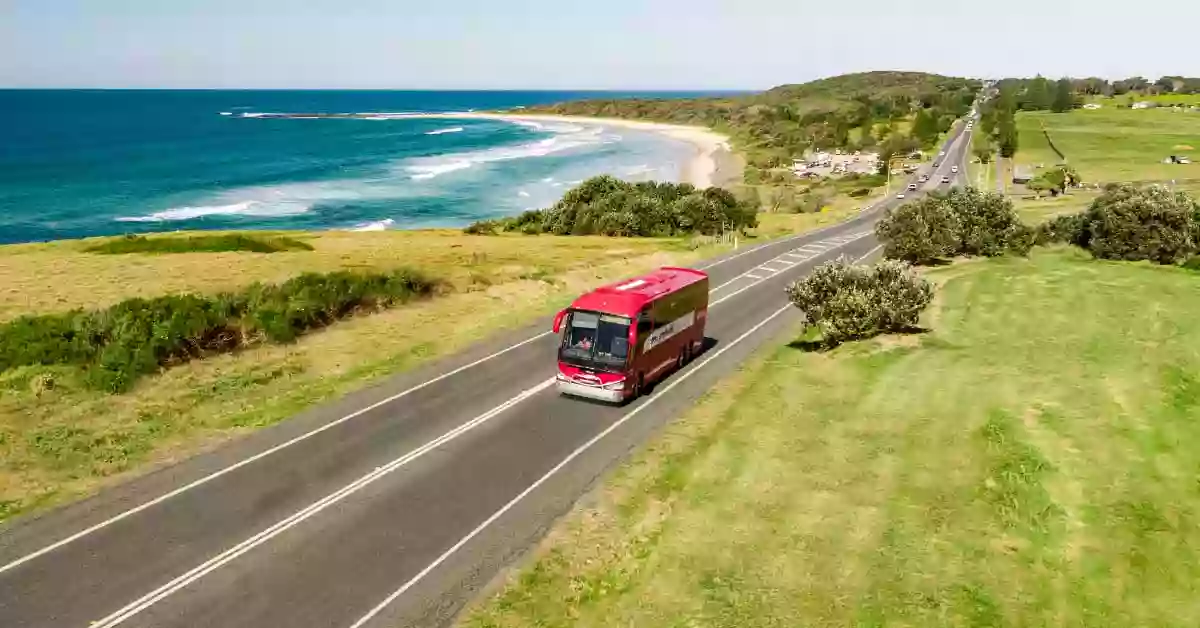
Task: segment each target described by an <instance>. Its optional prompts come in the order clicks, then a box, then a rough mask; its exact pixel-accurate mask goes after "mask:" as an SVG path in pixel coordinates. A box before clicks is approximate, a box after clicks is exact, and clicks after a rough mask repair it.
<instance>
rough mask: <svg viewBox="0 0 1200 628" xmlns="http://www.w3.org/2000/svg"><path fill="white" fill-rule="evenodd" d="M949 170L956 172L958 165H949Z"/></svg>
mask: <svg viewBox="0 0 1200 628" xmlns="http://www.w3.org/2000/svg"><path fill="white" fill-rule="evenodd" d="M950 172H953V173H954V174H958V166H950Z"/></svg>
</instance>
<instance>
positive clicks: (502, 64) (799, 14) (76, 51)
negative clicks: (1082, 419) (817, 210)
mask: <svg viewBox="0 0 1200 628" xmlns="http://www.w3.org/2000/svg"><path fill="white" fill-rule="evenodd" d="M1196 24H1200V2H1197V1H1196V0H1138V1H1136V2H1131V1H1127V0H1122V1H1120V2H1117V1H1114V0H1036V1H1035V0H1011V1H1009V2H967V1H966V0H925V1H920V2H917V1H907V0H829V1H826V2H815V1H812V0H644V1H635V0H604V1H602V2H596V1H578V0H559V1H557V2H555V1H550V0H488V1H485V0H449V1H448V0H419V1H416V0H392V1H384V0H340V1H338V2H331V1H328V0H288V1H284V0H240V1H233V0H204V1H196V0H91V1H87V0H74V1H72V0H0V87H167V88H169V87H209V88H221V87H226V88H238V87H263V88H289V87H292V88H339V87H340V88H431V89H446V88H475V89H500V88H503V89H522V88H546V89H556V88H559V89H562V88H598V89H758V88H767V87H771V86H773V85H777V84H780V83H788V82H802V81H805V80H809V79H813V78H817V77H821V76H829V75H833V74H840V73H844V72H852V71H863V70H872V69H912V70H925V71H932V72H940V73H944V74H953V75H965V76H1009V75H1032V74H1035V73H1038V72H1040V73H1043V74H1046V75H1049V76H1060V75H1063V74H1071V75H1078V76H1083V75H1100V76H1107V77H1110V78H1120V77H1124V76H1130V75H1139V74H1140V75H1145V76H1148V77H1157V76H1158V75H1161V74H1183V75H1190V76H1200V55H1197V54H1194V53H1193V52H1192V51H1191V50H1190V49H1191V48H1193V47H1194V46H1195V43H1194V42H1195V35H1194V33H1195V28H1196Z"/></svg>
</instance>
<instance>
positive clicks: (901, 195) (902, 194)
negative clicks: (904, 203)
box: [896, 192, 904, 198]
mask: <svg viewBox="0 0 1200 628" xmlns="http://www.w3.org/2000/svg"><path fill="white" fill-rule="evenodd" d="M896 198H904V192H901V193H899V194H897V195H896Z"/></svg>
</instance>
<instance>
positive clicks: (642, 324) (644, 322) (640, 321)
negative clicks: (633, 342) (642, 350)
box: [637, 310, 654, 338]
mask: <svg viewBox="0 0 1200 628" xmlns="http://www.w3.org/2000/svg"><path fill="white" fill-rule="evenodd" d="M653 329H654V319H653V318H651V317H650V312H649V311H648V310H642V311H641V312H639V313H638V318H637V334H638V338H642V337H645V335H646V334H649V333H650V332H651V331H653Z"/></svg>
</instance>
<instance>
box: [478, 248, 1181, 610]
mask: <svg viewBox="0 0 1200 628" xmlns="http://www.w3.org/2000/svg"><path fill="white" fill-rule="evenodd" d="M930 276H931V277H932V278H934V279H935V280H936V281H937V282H938V283H940V284H942V285H941V287H940V288H939V295H938V297H937V298H936V300H935V303H934V305H933V306H931V308H930V310H929V311H928V312H927V313H926V316H925V318H924V321H923V322H924V324H925V325H926V326H927V327H929V328H930V329H931V331H930V332H928V333H926V334H923V335H912V336H903V337H883V338H878V339H875V340H872V341H867V342H862V343H855V344H850V345H844V346H842V347H840V348H838V349H836V350H834V351H832V352H829V353H811V352H805V351H802V350H798V349H794V348H792V347H790V346H779V347H778V348H776V349H774V350H769V351H767V352H764V353H763V354H761V355H760V357H759V358H758V359H756V360H754V361H753V362H751V363H749V364H747V365H746V366H744V367H743V368H742V370H741V372H740V373H739V374H737V375H735V376H733V377H732V378H731V379H730V380H729V381H727V382H726V383H725V384H723V385H721V386H718V387H716V388H715V389H714V391H713V392H711V393H709V395H708V396H706V398H705V399H704V400H703V401H702V402H701V403H700V404H699V406H698V407H696V408H695V409H694V410H693V411H691V412H689V413H688V414H686V415H685V416H684V417H683V418H682V419H680V420H678V421H676V422H674V423H673V424H672V425H671V426H669V427H668V428H667V430H666V433H665V434H664V435H662V436H661V437H660V438H658V439H656V440H655V441H653V442H652V443H651V444H649V445H648V446H647V447H646V448H645V449H644V450H642V451H641V452H639V453H637V454H636V455H635V457H634V459H633V461H632V462H631V463H629V464H628V465H626V466H624V467H622V468H621V469H619V470H618V471H617V472H616V473H615V474H614V476H613V477H612V478H610V479H609V480H608V481H607V482H606V483H605V484H604V485H603V486H602V488H600V489H598V491H597V494H596V496H595V501H594V502H593V503H592V504H591V505H589V506H587V507H584V508H582V509H580V510H577V511H576V512H575V513H573V514H572V515H570V516H569V517H568V518H567V519H566V520H564V521H563V522H561V523H560V524H559V525H558V526H557V527H556V528H555V530H554V531H553V532H552V533H551V534H550V536H549V538H548V539H547V540H546V541H545V542H544V544H543V546H542V547H541V548H540V549H539V551H537V552H536V554H535V556H534V557H533V558H532V559H531V563H530V564H528V565H526V566H525V567H524V568H522V569H520V570H519V571H518V572H517V573H515V574H514V575H513V576H512V577H511V578H510V579H508V580H507V584H506V585H505V586H504V587H503V588H502V589H501V590H500V591H499V592H497V593H496V594H495V595H493V596H491V597H490V598H489V599H487V600H484V601H482V602H481V603H480V604H479V605H478V606H477V607H476V608H474V609H473V610H472V611H471V612H469V613H468V614H467V616H466V617H465V619H464V620H463V623H464V624H465V625H468V626H478V627H485V626H486V627H498V626H531V625H538V626H627V625H636V626H642V625H645V626H692V625H705V626H739V627H745V626H783V625H789V626H790V625H808V626H847V625H855V626H877V625H885V624H886V625H893V626H930V625H945V626H989V627H991V626H1048V625H1055V626H1101V625H1111V626H1181V627H1182V626H1194V625H1196V624H1197V623H1198V622H1200V605H1197V603H1196V599H1197V597H1196V583H1197V582H1200V526H1198V525H1197V518H1198V517H1200V489H1198V488H1197V484H1196V473H1195V472H1196V469H1197V468H1198V467H1200V424H1197V422H1196V421H1195V420H1194V419H1195V417H1196V416H1197V414H1198V413H1200V378H1197V376H1196V373H1198V372H1200V350H1198V349H1197V347H1200V320H1197V318H1196V317H1195V315H1194V312H1195V311H1196V309H1197V308H1200V290H1197V286H1198V285H1200V275H1197V274H1194V273H1191V272H1189V271H1185V270H1182V269H1178V268H1165V267H1152V266H1149V265H1145V264H1127V263H1106V262H1096V261H1093V260H1091V259H1090V258H1089V257H1088V256H1087V255H1086V254H1085V253H1083V252H1080V251H1076V250H1067V249H1055V250H1041V249H1040V250H1038V251H1035V253H1034V254H1033V255H1032V256H1031V258H1030V259H1029V260H1022V259H997V260H989V261H973V262H968V263H962V264H958V265H954V266H950V267H944V268H940V269H936V270H933V271H932V272H931V273H930ZM1148 303H1152V304H1154V305H1153V306H1147V304H1148ZM1085 313H1086V315H1085Z"/></svg>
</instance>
